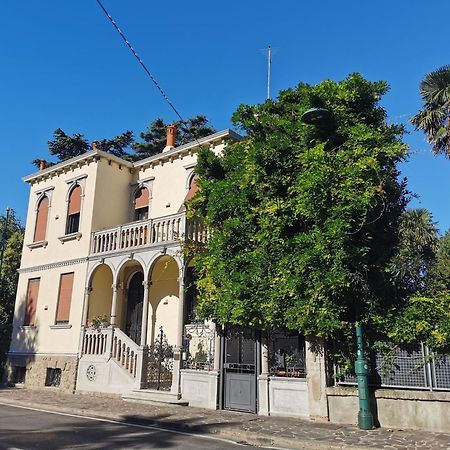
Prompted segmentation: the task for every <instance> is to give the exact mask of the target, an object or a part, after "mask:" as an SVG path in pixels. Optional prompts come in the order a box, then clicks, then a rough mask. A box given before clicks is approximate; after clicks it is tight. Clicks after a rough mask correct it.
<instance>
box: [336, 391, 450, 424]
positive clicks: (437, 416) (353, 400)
mask: <svg viewBox="0 0 450 450" xmlns="http://www.w3.org/2000/svg"><path fill="white" fill-rule="evenodd" d="M371 394H372V395H371V397H372V398H371V408H372V413H373V414H374V422H375V424H376V426H382V427H386V428H410V429H418V430H427V431H438V432H446V433H448V432H449V431H450V422H449V419H448V418H449V417H450V392H427V391H413V390H406V389H405V390H400V389H377V390H376V391H375V392H373V391H372V392H371ZM327 395H328V406H329V411H330V422H334V423H341V424H344V423H345V424H356V423H357V420H358V419H357V417H358V391H357V389H356V388H354V387H343V386H336V387H331V388H328V389H327Z"/></svg>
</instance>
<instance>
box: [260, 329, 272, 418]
mask: <svg viewBox="0 0 450 450" xmlns="http://www.w3.org/2000/svg"><path fill="white" fill-rule="evenodd" d="M260 353H261V373H260V375H259V376H258V414H260V415H262V416H268V415H269V414H270V389H269V383H270V378H269V340H268V336H267V333H261V339H260Z"/></svg>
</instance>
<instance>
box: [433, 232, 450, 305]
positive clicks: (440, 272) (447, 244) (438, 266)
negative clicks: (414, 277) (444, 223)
mask: <svg viewBox="0 0 450 450" xmlns="http://www.w3.org/2000/svg"><path fill="white" fill-rule="evenodd" d="M428 292H429V293H431V294H439V293H441V292H450V230H448V231H447V232H446V233H445V234H444V235H443V236H442V237H441V238H440V239H439V241H438V243H437V251H436V254H435V258H434V263H433V265H432V266H431V267H430V269H429V272H428ZM449 310H450V304H449Z"/></svg>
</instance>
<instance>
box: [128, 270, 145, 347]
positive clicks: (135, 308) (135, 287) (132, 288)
mask: <svg viewBox="0 0 450 450" xmlns="http://www.w3.org/2000/svg"><path fill="white" fill-rule="evenodd" d="M143 281H144V274H143V273H142V272H136V273H135V274H134V275H133V276H132V278H131V280H130V284H129V286H128V299H127V318H126V323H125V334H126V335H127V336H129V337H130V338H131V339H133V341H134V342H136V344H138V345H140V344H141V327H142V308H143V305H144V286H143V285H142V282H143Z"/></svg>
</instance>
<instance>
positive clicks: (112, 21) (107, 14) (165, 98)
mask: <svg viewBox="0 0 450 450" xmlns="http://www.w3.org/2000/svg"><path fill="white" fill-rule="evenodd" d="M96 2H97V3H98V6H100V8H101V9H102V11H103V12H104V13H105V14H106V17H108V19H109V21H110V22H111V23H112V25H113V26H114V28H115V29H116V31H117V32H118V33H119V35H120V37H121V38H122V39H123V41H124V42H125V44H126V45H127V47H128V48H129V49H130V50H131V53H133V55H134V57H135V58H136V59H137V61H138V63H139V64H140V65H141V67H142V68H143V69H144V71H145V73H146V74H147V75H148V76H149V78H150V80H152V82H153V84H154V85H155V86H156V88H157V89H158V91H159V92H160V94H161V95H162V96H163V98H164V100H165V101H166V102H167V103H168V104H169V106H170V107H171V108H172V110H173V111H174V113H175V114H176V115H177V117H178V118H179V119H180V120H181V121H182V122H184V120H183V118H182V117H181V114H180V113H179V112H178V111H177V109H176V108H175V106H174V104H173V103H172V102H171V101H170V99H169V97H167V95H166V93H165V92H164V91H163V90H162V88H161V86H160V85H159V84H158V82H157V81H156V79H155V77H154V76H153V75H152V74H151V72H150V70H148V68H147V66H146V65H145V64H144V61H142V59H141V58H140V56H139V55H138V54H137V52H136V50H135V49H134V48H133V46H132V45H131V44H130V42H129V41H128V39H127V38H126V37H125V35H124V34H123V33H122V30H121V29H120V28H119V26H118V25H117V23H116V22H115V21H114V19H113V18H112V17H111V15H110V14H109V12H108V11H107V10H106V8H105V7H104V6H103V4H102V2H101V1H100V0H96ZM196 140H197V139H196ZM197 142H198V141H197Z"/></svg>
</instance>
